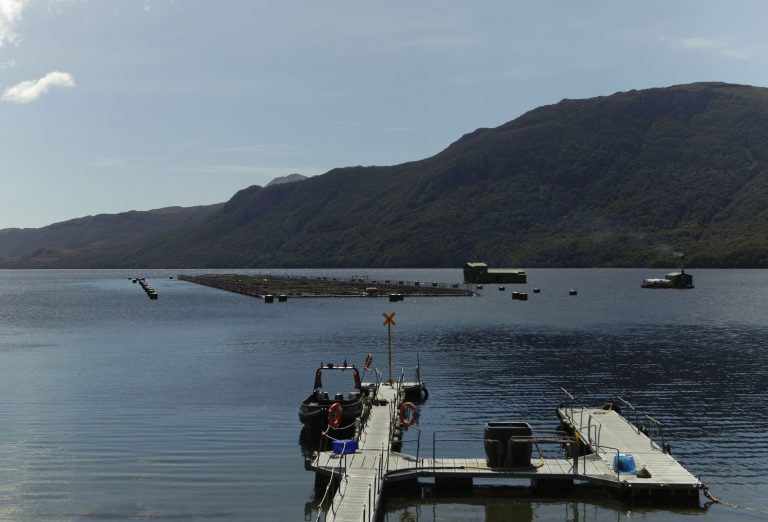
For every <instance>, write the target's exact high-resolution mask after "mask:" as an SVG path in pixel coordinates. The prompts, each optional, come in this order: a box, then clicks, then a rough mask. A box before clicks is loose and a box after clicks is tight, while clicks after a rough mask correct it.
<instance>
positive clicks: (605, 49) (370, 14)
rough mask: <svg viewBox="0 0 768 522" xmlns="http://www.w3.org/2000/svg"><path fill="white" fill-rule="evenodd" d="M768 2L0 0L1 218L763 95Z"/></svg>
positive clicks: (183, 193) (56, 213)
mask: <svg viewBox="0 0 768 522" xmlns="http://www.w3.org/2000/svg"><path fill="white" fill-rule="evenodd" d="M766 20H768V2H765V1H764V0H751V1H746V0H733V1H729V2H723V1H721V0H717V1H710V0H697V1H687V0H676V1H670V0H644V1H642V2H628V1H627V2H625V1H617V0H610V1H609V0H602V1H592V0H580V1H574V0H552V1H547V0H531V1H518V0H477V1H473V2H468V1H466V0H461V1H458V0H419V1H414V0H408V1H404V0H390V1H388V2H368V1H361V0H325V1H318V0H283V1H275V0H269V1H263V0H216V1H211V0H0V229H3V228H10V227H20V228H28V227H41V226H45V225H48V224H51V223H55V222H59V221H64V220H67V219H72V218H76V217H82V216H87V215H95V214H101V213H118V212H125V211H129V210H150V209H155V208H162V207H167V206H176V205H178V206H193V205H203V204H211V203H219V202H223V201H226V200H228V199H229V198H230V197H232V195H234V193H235V192H237V191H238V190H241V189H243V188H246V187H248V186H251V185H262V186H263V185H266V184H267V183H268V182H269V181H270V180H272V179H273V178H275V177H278V176H284V175H287V174H291V173H300V174H304V175H307V176H311V175H318V174H322V173H324V172H327V171H329V170H331V169H333V168H336V167H345V166H353V165H393V164H398V163H403V162H406V161H413V160H418V159H422V158H425V157H429V156H432V155H434V154H436V153H438V152H440V151H441V150H442V149H444V148H445V147H447V146H448V145H449V144H450V143H452V142H453V141H455V140H457V139H458V138H459V137H461V136H462V135H463V134H466V133H468V132H471V131H473V130H475V129H477V128H479V127H495V126H498V125H501V124H503V123H505V122H507V121H510V120H512V119H514V118H516V117H518V116H520V115H521V114H523V113H525V112H527V111H529V110H531V109H534V108H536V107H538V106H541V105H547V104H551V103H557V102H558V101H560V100H561V99H563V98H589V97H594V96H603V95H609V94H612V93H614V92H618V91H626V90H630V89H643V88H649V87H664V86H669V85H676V84H683V83H690V82H696V81H723V82H729V83H739V84H748V85H755V86H761V87H768V30H766V29H765V21H766Z"/></svg>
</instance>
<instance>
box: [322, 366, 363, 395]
mask: <svg viewBox="0 0 768 522" xmlns="http://www.w3.org/2000/svg"><path fill="white" fill-rule="evenodd" d="M313 390H314V395H315V398H316V400H318V401H321V402H322V401H339V402H341V401H343V400H347V399H354V398H356V397H358V396H359V395H360V393H361V384H360V372H359V371H358V370H357V368H355V367H354V366H348V365H346V364H345V365H342V366H338V365H334V364H324V365H321V366H320V368H318V369H317V372H315V384H314V386H313Z"/></svg>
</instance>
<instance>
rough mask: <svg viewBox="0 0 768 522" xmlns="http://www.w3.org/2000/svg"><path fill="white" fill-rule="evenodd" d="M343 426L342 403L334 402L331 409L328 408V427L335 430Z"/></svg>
mask: <svg viewBox="0 0 768 522" xmlns="http://www.w3.org/2000/svg"><path fill="white" fill-rule="evenodd" d="M339 424H341V403H340V402H334V403H333V404H331V407H330V408H328V425H329V426H331V427H333V428H338V427H339Z"/></svg>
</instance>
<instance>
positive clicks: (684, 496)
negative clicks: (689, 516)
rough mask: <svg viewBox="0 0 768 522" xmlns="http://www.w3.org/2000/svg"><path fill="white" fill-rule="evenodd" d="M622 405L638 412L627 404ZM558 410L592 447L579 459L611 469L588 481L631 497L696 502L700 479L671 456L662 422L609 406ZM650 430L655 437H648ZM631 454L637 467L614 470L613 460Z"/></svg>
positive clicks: (572, 429)
mask: <svg viewBox="0 0 768 522" xmlns="http://www.w3.org/2000/svg"><path fill="white" fill-rule="evenodd" d="M624 404H625V406H628V407H629V408H630V409H631V411H632V414H633V416H636V414H635V412H634V409H633V408H632V406H631V404H629V403H627V402H626V401H624ZM557 414H558V417H560V419H561V421H562V423H563V425H564V426H565V427H566V429H567V430H568V431H569V432H571V433H573V434H574V437H575V438H578V439H579V441H580V443H581V444H582V445H583V446H586V447H587V448H588V449H589V451H590V452H591V454H590V455H588V456H587V457H584V459H582V460H586V459H587V458H588V459H590V460H591V461H593V462H595V463H596V464H597V465H599V466H601V467H602V468H603V469H605V470H607V471H608V472H609V474H605V473H603V474H604V475H605V477H604V478H601V477H600V476H594V477H592V478H591V481H592V482H599V483H603V484H604V485H606V486H609V487H614V488H619V489H621V490H622V491H624V492H626V493H628V494H629V495H630V496H631V498H632V499H647V500H651V501H653V500H672V501H675V500H682V501H685V500H691V501H692V500H694V499H695V500H696V501H698V498H699V490H700V489H701V488H702V483H701V482H700V481H699V480H698V479H697V478H696V477H694V476H693V475H692V474H691V473H689V472H688V471H687V470H686V469H685V468H684V467H683V466H682V465H681V464H680V463H679V462H677V460H675V459H674V458H673V457H672V455H671V453H670V450H669V445H668V444H667V443H666V442H665V441H664V439H663V433H662V432H661V423H659V422H658V421H656V420H654V419H653V418H652V417H648V416H645V419H646V422H647V423H648V424H647V426H646V424H644V423H641V422H639V421H638V420H637V419H635V423H634V424H633V423H631V422H630V421H629V420H627V419H626V418H625V417H623V416H622V415H621V414H619V413H618V412H617V411H616V410H615V409H613V405H606V406H605V407H602V408H583V407H582V408H574V407H561V408H559V409H558V411H557ZM653 434H656V435H657V436H658V437H659V442H657V441H654V440H653V438H651V437H650V436H649V435H653ZM630 457H631V464H632V466H631V467H633V468H634V470H635V471H634V472H616V471H615V470H616V462H617V461H618V460H620V459H625V461H627V460H628V459H629V458H630ZM611 472H612V473H613V474H612V475H611V474H610V473H611Z"/></svg>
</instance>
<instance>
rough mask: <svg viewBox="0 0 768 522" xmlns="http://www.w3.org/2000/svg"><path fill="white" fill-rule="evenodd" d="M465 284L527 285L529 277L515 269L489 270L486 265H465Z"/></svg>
mask: <svg viewBox="0 0 768 522" xmlns="http://www.w3.org/2000/svg"><path fill="white" fill-rule="evenodd" d="M464 282H465V283H473V284H525V283H527V282H528V277H527V276H526V275H525V272H524V271H522V270H517V269H514V268H488V265H487V264H485V263H467V264H466V265H464Z"/></svg>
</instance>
